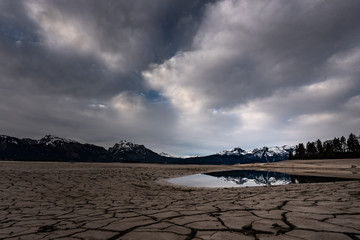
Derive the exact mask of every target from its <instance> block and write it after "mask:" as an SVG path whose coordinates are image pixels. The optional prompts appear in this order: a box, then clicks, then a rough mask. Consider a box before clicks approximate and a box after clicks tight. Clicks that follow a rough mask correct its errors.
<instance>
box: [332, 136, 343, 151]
mask: <svg viewBox="0 0 360 240" xmlns="http://www.w3.org/2000/svg"><path fill="white" fill-rule="evenodd" d="M341 150H342V148H341V142H340V139H339V138H334V140H333V151H334V152H341Z"/></svg>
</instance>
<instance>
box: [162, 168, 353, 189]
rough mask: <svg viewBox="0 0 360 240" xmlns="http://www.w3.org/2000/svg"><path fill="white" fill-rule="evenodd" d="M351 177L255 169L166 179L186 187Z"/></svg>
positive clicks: (281, 182) (247, 185)
mask: <svg viewBox="0 0 360 240" xmlns="http://www.w3.org/2000/svg"><path fill="white" fill-rule="evenodd" d="M347 180H351V179H344V178H332V177H316V176H301V175H289V174H285V173H280V172H270V171H255V170H232V171H222V172H211V173H204V174H195V175H189V176H185V177H178V178H172V179H169V180H168V181H169V182H171V183H174V184H178V185H184V186H188V187H213V188H215V187H221V188H226V187H251V186H273V185H286V184H298V183H317V182H335V181H347Z"/></svg>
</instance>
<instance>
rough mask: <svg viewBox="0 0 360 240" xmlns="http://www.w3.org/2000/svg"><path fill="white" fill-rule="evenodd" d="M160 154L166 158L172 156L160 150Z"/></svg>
mask: <svg viewBox="0 0 360 240" xmlns="http://www.w3.org/2000/svg"><path fill="white" fill-rule="evenodd" d="M159 155H160V156H162V157H167V158H173V157H174V156H172V155H171V154H168V153H165V152H161V153H159Z"/></svg>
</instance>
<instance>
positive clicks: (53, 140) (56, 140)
mask: <svg viewBox="0 0 360 240" xmlns="http://www.w3.org/2000/svg"><path fill="white" fill-rule="evenodd" d="M38 143H39V144H45V145H46V146H56V145H58V144H60V145H61V144H63V143H78V142H76V141H74V140H71V139H66V138H60V137H56V136H53V135H46V136H45V137H43V138H41V139H40V140H38Z"/></svg>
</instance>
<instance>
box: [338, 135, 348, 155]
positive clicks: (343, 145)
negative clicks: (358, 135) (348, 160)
mask: <svg viewBox="0 0 360 240" xmlns="http://www.w3.org/2000/svg"><path fill="white" fill-rule="evenodd" d="M340 143H341V151H342V152H346V151H347V144H346V138H345V137H344V136H342V137H341V138H340Z"/></svg>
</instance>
